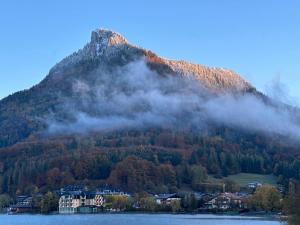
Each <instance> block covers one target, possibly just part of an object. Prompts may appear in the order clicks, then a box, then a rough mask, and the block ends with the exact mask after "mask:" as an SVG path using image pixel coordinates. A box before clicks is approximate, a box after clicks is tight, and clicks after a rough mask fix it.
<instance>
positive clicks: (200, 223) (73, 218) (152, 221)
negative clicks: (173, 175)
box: [0, 214, 280, 225]
mask: <svg viewBox="0 0 300 225" xmlns="http://www.w3.org/2000/svg"><path fill="white" fill-rule="evenodd" d="M0 225H280V222H278V221H275V220H273V221H272V220H271V219H268V218H258V217H241V216H215V215H170V214H97V215H51V216H44V215H0Z"/></svg>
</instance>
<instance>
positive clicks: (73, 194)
mask: <svg viewBox="0 0 300 225" xmlns="http://www.w3.org/2000/svg"><path fill="white" fill-rule="evenodd" d="M103 204H104V198H103V196H102V194H101V193H98V192H87V191H70V192H66V193H64V194H63V195H62V196H61V197H60V198H59V213H61V214H74V213H96V212H98V208H100V207H101V206H102V205H103Z"/></svg>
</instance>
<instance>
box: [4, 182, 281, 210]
mask: <svg viewBox="0 0 300 225" xmlns="http://www.w3.org/2000/svg"><path fill="white" fill-rule="evenodd" d="M263 189H266V190H265V191H266V192H271V191H276V192H274V193H275V194H278V195H277V196H278V198H277V199H276V198H274V196H275V195H274V193H273V195H272V196H273V197H272V198H273V200H274V199H275V200H274V201H278V202H280V201H281V198H280V193H282V192H283V191H284V190H282V189H281V187H280V186H279V187H277V188H276V189H275V188H274V187H271V186H264V185H262V184H261V183H259V182H251V183H249V184H248V185H247V188H246V189H244V190H243V191H239V192H235V193H232V192H226V187H225V186H224V187H223V191H219V192H210V193H208V192H207V193H204V192H178V193H165V194H153V193H147V192H141V193H135V194H132V193H127V192H124V191H122V190H120V189H117V188H114V187H111V186H108V185H105V186H103V187H100V188H96V189H95V190H89V189H88V188H87V187H86V186H84V185H68V186H66V187H63V188H61V189H60V190H56V191H54V192H48V193H46V194H44V195H43V194H40V193H35V194H34V195H32V196H30V195H20V196H17V197H16V201H15V203H14V204H11V205H10V206H9V207H8V208H7V209H6V211H7V213H8V214H19V213H59V214H87V213H89V214H90V213H103V212H127V211H128V212H129V211H134V212H139V211H140V212H173V213H184V212H195V213H208V212H209V213H226V212H235V213H247V212H249V211H251V210H253V209H255V206H258V205H260V203H259V204H258V203H256V202H255V203H253V199H255V198H256V199H257V196H256V197H255V195H257V193H258V192H259V191H258V190H263ZM258 198H259V196H258ZM256 201H257V200H256ZM272 204H273V206H270V207H271V208H270V212H277V208H276V204H277V203H276V202H273V203H272ZM278 209H279V208H278ZM278 211H279V210H278Z"/></svg>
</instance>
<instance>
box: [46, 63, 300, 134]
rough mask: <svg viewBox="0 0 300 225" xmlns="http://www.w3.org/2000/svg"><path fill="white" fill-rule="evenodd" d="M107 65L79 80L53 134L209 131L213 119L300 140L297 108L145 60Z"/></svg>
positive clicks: (50, 123)
mask: <svg viewBox="0 0 300 225" xmlns="http://www.w3.org/2000/svg"><path fill="white" fill-rule="evenodd" d="M108 71H109V70H105V69H103V68H101V69H99V70H97V71H94V72H93V73H92V74H89V75H88V76H87V77H93V79H92V80H91V79H88V78H86V79H85V78H83V79H80V80H74V81H73V85H72V87H73V88H72V91H73V96H72V97H65V98H64V99H65V102H64V104H63V106H62V109H63V110H64V113H65V114H67V115H69V117H70V119H68V120H65V121H63V122H62V121H60V122H58V120H55V119H53V118H52V119H48V120H47V121H48V132H50V133H52V134H53V133H88V132H90V131H112V130H118V129H124V128H144V127H168V128H174V129H181V128H186V127H193V128H196V129H199V130H201V129H203V128H205V127H206V126H207V122H213V123H217V124H220V125H225V126H230V127H234V128H238V129H245V130H250V131H255V132H263V133H265V134H268V135H272V134H277V135H281V136H286V137H289V138H294V139H299V138H300V126H299V123H298V121H296V117H295V116H294V112H291V110H290V109H288V108H287V107H285V106H284V105H283V104H279V105H278V106H276V107H275V106H272V105H271V104H266V103H265V102H264V101H263V100H262V99H261V98H260V97H257V96H255V95H252V94H240V95H238V94H236V93H235V94H230V93H227V94H225V93H220V94H219V95H216V94H213V93H210V91H209V90H207V89H206V88H204V87H203V86H201V84H200V83H199V81H197V80H194V79H193V78H191V76H189V77H188V78H187V77H185V78H184V77H179V76H175V75H172V74H170V75H169V76H161V75H158V74H157V73H156V72H154V71H152V70H150V69H149V68H148V67H147V65H146V64H145V62H144V61H143V60H140V61H137V62H133V63H130V64H128V65H126V66H124V67H120V68H117V69H115V70H114V71H113V72H111V71H109V72H108Z"/></svg>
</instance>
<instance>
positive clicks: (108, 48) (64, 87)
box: [0, 30, 256, 147]
mask: <svg viewBox="0 0 300 225" xmlns="http://www.w3.org/2000/svg"><path fill="white" fill-rule="evenodd" d="M137 60H143V61H145V63H146V65H147V67H148V68H149V69H150V70H152V71H155V72H157V73H158V74H160V75H162V76H170V75H172V76H178V77H179V76H181V77H191V78H192V79H195V80H196V81H198V82H199V83H200V84H201V85H203V86H204V87H205V88H207V89H209V90H211V91H214V92H228V91H230V92H256V90H255V88H254V87H253V86H252V85H251V84H249V83H248V82H247V81H245V80H244V79H242V78H241V77H240V76H239V75H238V74H236V73H234V72H232V71H230V70H225V69H220V68H208V67H205V66H201V65H196V64H192V63H188V62H185V61H176V60H168V59H164V58H162V57H159V56H157V55H156V54H154V53H152V52H151V51H148V50H145V49H143V48H139V47H136V46H134V45H131V44H129V43H128V41H127V40H126V39H125V38H124V37H122V36H121V35H120V34H117V33H115V32H113V31H110V30H96V31H93V32H92V35H91V41H90V42H89V43H88V44H87V45H86V46H84V48H83V49H81V50H79V51H77V52H75V53H73V54H71V55H70V56H68V57H66V58H65V59H63V60H62V61H61V62H59V63H57V64H56V65H55V66H54V67H53V68H52V69H51V70H50V72H49V74H48V75H47V76H46V78H45V79H44V80H43V81H42V82H41V83H39V84H38V85H36V86H34V87H32V88H31V89H29V90H25V91H21V92H18V93H15V94H13V95H10V96H8V97H7V98H5V99H3V100H1V101H0V121H1V124H0V147H1V146H2V147H4V146H9V145H12V144H14V143H16V142H18V141H21V140H24V139H26V138H27V137H29V136H30V135H31V134H34V133H36V132H39V131H42V130H43V129H46V127H47V124H46V123H45V121H43V120H44V119H45V118H46V117H48V116H49V115H53V114H55V117H56V118H58V119H62V118H64V117H66V115H64V112H62V111H61V110H60V109H59V106H60V105H62V104H63V103H64V99H63V98H64V97H70V96H71V98H72V95H73V94H74V93H72V85H73V82H74V81H75V80H84V81H87V82H88V83H93V82H94V81H95V80H96V79H97V77H99V76H101V73H103V72H104V71H106V72H107V71H110V73H112V76H113V74H114V73H115V72H114V70H115V69H116V68H119V67H122V66H125V65H127V64H129V63H131V62H134V61H137ZM93 71H98V72H97V73H96V74H93ZM99 71H100V72H99ZM91 74H92V75H91ZM73 97H74V96H73Z"/></svg>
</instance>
